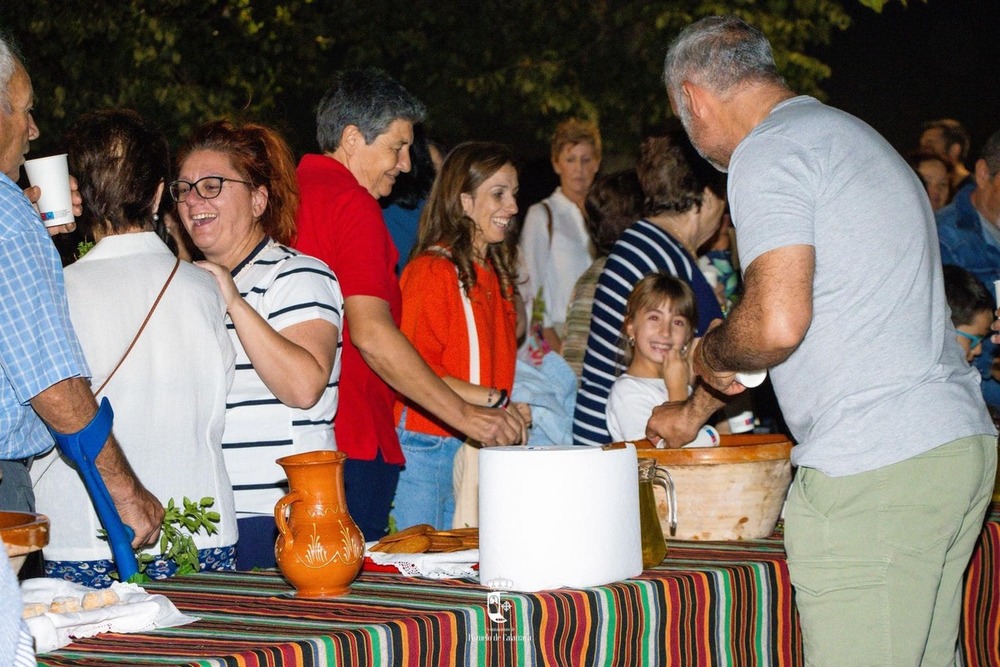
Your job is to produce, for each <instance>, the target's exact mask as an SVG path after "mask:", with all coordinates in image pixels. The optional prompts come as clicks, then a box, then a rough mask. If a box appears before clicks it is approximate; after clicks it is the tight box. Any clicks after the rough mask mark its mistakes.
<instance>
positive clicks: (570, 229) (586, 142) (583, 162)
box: [521, 118, 601, 354]
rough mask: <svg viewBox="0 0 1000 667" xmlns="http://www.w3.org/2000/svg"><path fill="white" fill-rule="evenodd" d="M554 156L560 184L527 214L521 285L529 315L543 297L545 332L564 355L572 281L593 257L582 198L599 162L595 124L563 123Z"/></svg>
mask: <svg viewBox="0 0 1000 667" xmlns="http://www.w3.org/2000/svg"><path fill="white" fill-rule="evenodd" d="M551 157H552V169H553V170H555V172H556V174H558V175H559V187H557V188H556V189H555V192H553V193H552V194H551V195H549V196H548V197H547V198H546V199H543V200H542V201H541V202H539V203H537V204H535V205H534V206H532V207H531V208H529V209H528V213H527V215H526V216H525V219H524V230H523V231H522V232H521V263H522V265H523V271H521V273H522V274H523V277H525V278H527V280H526V282H524V283H522V285H521V296H522V298H523V299H524V302H525V304H526V305H527V308H528V314H529V315H530V314H531V312H532V310H533V308H534V300H535V299H537V298H541V299H542V300H543V301H544V310H543V313H542V326H543V329H542V332H543V336H544V338H545V341H546V342H547V343H548V344H549V347H551V348H552V350H554V351H555V352H558V353H560V354H561V353H562V336H563V335H564V334H565V326H566V310H567V308H568V306H569V302H570V297H571V295H572V293H573V286H574V285H576V281H577V279H578V278H579V277H580V276H581V275H582V274H583V272H584V271H586V270H587V268H588V267H589V266H590V264H591V263H592V262H593V261H594V249H593V246H592V244H591V242H590V235H589V234H588V232H587V227H586V225H585V224H584V202H585V201H586V199H587V193H588V192H589V191H590V186H591V184H592V183H593V182H594V177H595V176H596V175H597V171H598V169H600V167H601V134H600V131H599V130H598V129H597V125H595V124H593V123H589V122H584V121H580V120H577V119H575V118H571V119H569V120H566V121H564V122H562V123H560V124H559V126H558V127H556V131H555V134H554V135H553V136H552V154H551Z"/></svg>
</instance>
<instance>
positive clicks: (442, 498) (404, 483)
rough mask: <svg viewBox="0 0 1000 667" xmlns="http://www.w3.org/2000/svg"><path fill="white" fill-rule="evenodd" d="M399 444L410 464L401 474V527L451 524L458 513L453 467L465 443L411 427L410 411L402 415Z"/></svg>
mask: <svg viewBox="0 0 1000 667" xmlns="http://www.w3.org/2000/svg"><path fill="white" fill-rule="evenodd" d="M399 423H400V426H399V427H397V428H396V433H398V434H399V444H400V445H401V446H402V448H403V454H405V455H406V465H405V466H403V471H402V472H401V473H400V474H399V485H398V486H397V487H396V499H395V501H394V504H393V508H392V516H393V518H395V520H396V527H397V528H400V529H402V528H406V527H408V526H414V525H416V524H418V523H429V524H431V525H432V526H434V527H435V528H437V529H439V530H446V529H449V528H451V518H452V516H453V515H454V514H455V488H454V484H453V482H452V469H453V468H454V463H455V454H456V453H457V452H458V448H459V447H461V446H462V441H461V440H459V439H458V438H452V437H449V436H439V435H427V434H426V433H417V432H416V431H407V430H406V429H405V428H403V427H404V426H405V425H406V412H405V411H404V412H403V416H402V417H401V418H400V422H399Z"/></svg>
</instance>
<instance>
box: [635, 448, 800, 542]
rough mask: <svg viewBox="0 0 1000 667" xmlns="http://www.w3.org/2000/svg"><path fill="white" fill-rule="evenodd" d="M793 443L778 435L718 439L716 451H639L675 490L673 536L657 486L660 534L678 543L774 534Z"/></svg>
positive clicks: (789, 477)
mask: <svg viewBox="0 0 1000 667" xmlns="http://www.w3.org/2000/svg"><path fill="white" fill-rule="evenodd" d="M791 450H792V443H791V442H789V441H788V439H787V438H785V437H784V436H781V435H723V436H722V437H721V443H720V445H719V446H718V447H700V448H693V449H640V450H639V452H638V453H639V456H642V457H650V458H654V459H656V462H657V464H658V465H660V466H662V467H664V468H666V469H667V470H668V471H669V472H670V476H671V477H672V478H673V481H674V488H675V489H676V492H677V533H676V534H675V535H673V536H671V535H670V532H669V531H670V527H669V522H668V521H667V500H666V496H665V494H664V493H663V490H662V489H660V488H659V487H656V489H655V492H656V500H657V510H658V511H659V514H660V522H661V524H662V525H663V534H664V535H665V536H667V537H668V538H671V537H672V539H678V540H751V539H756V538H760V537H766V536H768V535H770V534H771V533H772V532H773V531H774V525H775V524H776V523H777V522H778V517H779V516H780V515H781V508H782V506H783V505H784V502H785V495H786V494H787V493H788V487H789V485H790V484H791V481H792V466H791V463H790V461H789V455H790V453H791Z"/></svg>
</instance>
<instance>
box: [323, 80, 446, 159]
mask: <svg viewBox="0 0 1000 667" xmlns="http://www.w3.org/2000/svg"><path fill="white" fill-rule="evenodd" d="M426 114H427V110H426V108H425V107H424V105H423V103H422V102H421V101H420V100H418V99H417V98H416V97H414V96H413V95H411V94H410V93H409V91H407V90H406V88H403V86H402V85H401V84H400V83H399V82H398V81H396V80H395V79H393V78H392V77H390V76H389V75H388V74H386V73H385V72H383V71H382V70H379V69H375V68H369V69H354V70H347V71H345V72H341V73H339V74H338V75H337V76H336V78H335V79H334V84H333V87H331V88H330V90H329V91H327V93H326V95H324V96H323V99H322V100H321V101H320V103H319V108H318V109H317V110H316V140H317V141H318V142H319V148H320V150H321V151H323V152H324V153H326V152H332V151H335V150H337V148H338V147H339V146H340V138H341V136H342V135H343V133H344V129H345V128H346V127H347V126H348V125H354V126H356V127H357V128H358V129H359V130H360V131H361V134H362V136H364V138H365V143H366V144H370V143H371V142H372V141H374V140H375V137H377V136H378V135H380V134H382V133H383V132H385V131H386V130H387V129H389V126H390V125H392V123H393V122H394V121H397V120H407V121H410V122H411V123H420V122H422V121H423V120H424V116H425V115H426Z"/></svg>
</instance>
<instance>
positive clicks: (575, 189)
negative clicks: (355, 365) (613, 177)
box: [552, 141, 601, 199]
mask: <svg viewBox="0 0 1000 667" xmlns="http://www.w3.org/2000/svg"><path fill="white" fill-rule="evenodd" d="M552 168H553V169H554V170H555V172H556V173H557V174H559V187H561V188H562V191H563V192H564V193H565V194H566V195H567V196H569V197H570V198H571V199H583V198H585V197H586V196H587V193H588V192H589V191H590V186H591V185H592V184H593V183H594V176H596V175H597V170H598V169H600V168H601V160H600V158H598V157H597V149H595V148H594V145H593V144H592V143H590V142H587V141H585V142H583V143H579V144H568V145H566V146H563V147H562V150H561V151H559V155H558V156H557V157H556V159H555V160H553V161H552Z"/></svg>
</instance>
